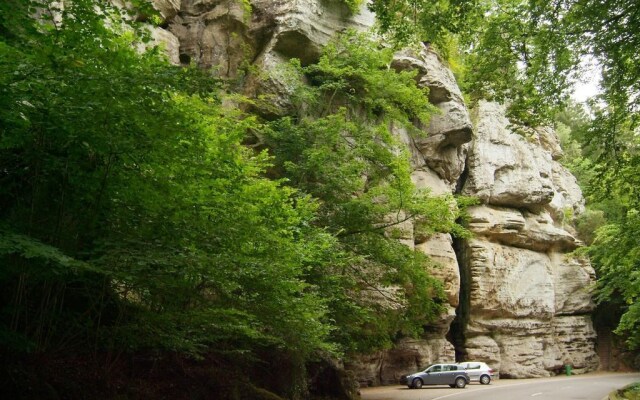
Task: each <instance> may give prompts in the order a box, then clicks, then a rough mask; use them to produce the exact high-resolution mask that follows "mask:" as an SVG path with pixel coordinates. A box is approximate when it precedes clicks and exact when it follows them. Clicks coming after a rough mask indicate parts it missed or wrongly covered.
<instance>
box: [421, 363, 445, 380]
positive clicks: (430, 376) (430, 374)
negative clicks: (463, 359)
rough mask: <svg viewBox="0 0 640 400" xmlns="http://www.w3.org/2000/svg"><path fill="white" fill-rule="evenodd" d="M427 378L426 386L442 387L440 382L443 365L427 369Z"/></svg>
mask: <svg viewBox="0 0 640 400" xmlns="http://www.w3.org/2000/svg"><path fill="white" fill-rule="evenodd" d="M425 372H426V376H425V378H424V384H425V385H440V380H441V379H442V377H441V374H442V365H432V366H431V367H429V369H427V370H426V371H425Z"/></svg>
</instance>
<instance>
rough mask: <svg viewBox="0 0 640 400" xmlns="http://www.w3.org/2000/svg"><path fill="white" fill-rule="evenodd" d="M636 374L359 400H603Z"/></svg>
mask: <svg viewBox="0 0 640 400" xmlns="http://www.w3.org/2000/svg"><path fill="white" fill-rule="evenodd" d="M638 381H640V373H611V372H596V373H590V374H585V375H575V376H557V377H553V378H539V379H496V380H494V381H492V382H491V384H490V385H480V384H479V383H475V382H474V383H471V384H469V385H467V387H466V388H464V389H451V388H449V387H448V386H425V387H423V388H422V389H409V388H407V387H406V386H383V387H376V388H365V389H362V390H361V393H362V399H363V400H441V399H447V400H471V399H473V400H603V399H606V397H607V395H608V394H609V393H610V392H611V391H613V390H615V389H620V388H622V387H624V386H626V385H628V384H630V383H633V382H638Z"/></svg>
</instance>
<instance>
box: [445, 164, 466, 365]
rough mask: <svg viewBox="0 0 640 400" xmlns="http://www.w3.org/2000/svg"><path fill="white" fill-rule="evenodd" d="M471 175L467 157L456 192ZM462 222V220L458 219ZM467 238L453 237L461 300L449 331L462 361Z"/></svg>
mask: <svg viewBox="0 0 640 400" xmlns="http://www.w3.org/2000/svg"><path fill="white" fill-rule="evenodd" d="M468 177H469V166H468V163H467V159H466V158H465V167H464V169H463V171H462V173H461V174H460V178H458V181H457V182H456V188H455V194H461V193H462V189H463V187H464V184H465V182H466V180H467V178H468ZM458 222H461V221H458ZM464 240H465V239H461V238H457V237H453V243H452V245H453V251H454V252H455V255H456V260H457V261H458V269H459V271H460V290H459V302H458V306H457V307H456V316H455V318H454V319H453V321H452V322H451V326H450V328H449V332H448V333H447V340H449V342H450V343H451V344H453V347H454V349H455V357H456V361H458V362H461V361H465V360H467V351H466V349H465V330H466V326H467V323H468V321H469V309H470V286H471V279H470V276H469V269H468V267H467V265H468V263H467V261H466V259H465V248H466V245H465V243H464Z"/></svg>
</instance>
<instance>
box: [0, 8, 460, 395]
mask: <svg viewBox="0 0 640 400" xmlns="http://www.w3.org/2000/svg"><path fill="white" fill-rule="evenodd" d="M98 6H99V8H98ZM34 16H37V18H34ZM0 17H1V18H0V221H1V222H0V263H1V267H0V298H1V302H0V307H1V308H0V355H1V356H2V358H3V359H6V360H12V361H11V362H10V363H8V364H6V368H5V369H4V370H3V371H2V375H3V379H4V380H5V382H6V383H7V385H4V388H5V389H6V387H11V385H13V386H14V387H18V388H19V387H26V386H29V385H31V384H32V383H33V382H35V381H36V380H41V379H40V378H34V380H31V381H29V379H28V377H27V376H28V375H29V374H28V373H27V371H26V370H25V369H24V368H26V367H25V365H27V364H28V363H27V364H19V363H18V364H14V361H16V360H17V361H18V362H19V360H21V359H22V360H26V359H29V357H31V358H33V357H36V358H38V359H43V358H47V359H56V357H61V355H63V354H64V355H65V357H67V358H69V357H79V359H81V360H84V361H82V364H83V365H84V363H86V362H87V360H90V361H91V363H90V365H92V366H94V367H92V368H95V370H91V371H90V372H86V373H87V374H88V375H91V376H98V377H101V378H100V379H101V381H106V382H107V387H109V374H114V373H115V372H114V365H115V363H117V360H119V359H121V358H123V357H124V358H126V357H130V355H132V354H177V355H180V356H181V357H185V356H186V357H190V358H192V359H208V360H211V359H212V357H213V359H214V360H216V361H215V364H216V365H218V369H219V370H222V369H223V368H227V367H228V366H229V365H231V366H233V368H237V369H238V370H239V371H245V372H246V371H248V370H251V369H252V368H262V369H269V367H268V366H272V368H271V369H272V372H271V373H272V378H273V379H271V381H270V380H269V379H270V378H269V376H271V375H269V374H266V373H265V374H263V375H264V376H265V379H264V382H262V384H270V385H271V386H270V387H269V388H270V389H271V390H274V391H277V392H280V393H281V394H284V395H286V396H288V397H296V396H299V395H300V394H301V393H304V391H305V390H306V388H305V386H306V383H305V380H304V379H305V377H304V371H305V364H306V363H307V362H309V361H310V360H313V359H315V358H317V357H318V356H319V355H321V354H330V355H339V354H341V353H342V352H345V351H370V350H373V349H379V348H383V347H386V346H388V345H389V344H390V343H391V341H392V340H393V339H394V338H395V337H397V336H398V335H416V334H418V333H420V332H421V331H422V329H423V326H424V325H428V324H429V322H430V321H431V320H432V319H433V318H435V317H436V316H437V315H438V314H439V313H440V311H441V306H440V302H441V297H442V289H441V287H440V284H439V283H438V282H437V281H436V280H434V279H433V278H431V277H430V276H429V274H428V268H429V267H430V264H429V261H428V260H427V259H426V257H424V256H420V255H418V254H416V253H414V252H413V251H411V250H410V249H409V248H408V247H406V246H403V245H401V244H399V243H398V241H397V240H396V237H397V236H398V232H399V231H400V230H399V229H396V227H400V226H401V224H402V223H403V222H405V221H407V220H408V219H409V218H416V219H418V220H420V221H421V224H422V226H423V229H424V230H425V234H428V233H429V232H434V231H456V232H458V228H457V225H455V223H454V220H455V219H456V218H457V216H458V211H457V209H456V208H455V206H453V204H454V203H452V199H436V198H431V197H429V196H428V193H419V192H416V191H415V190H414V189H413V186H412V185H411V184H410V178H409V162H408V156H407V154H405V153H404V152H403V151H401V150H400V149H401V148H402V146H401V145H400V144H399V143H397V142H396V141H395V140H396V139H394V137H393V135H392V134H391V128H392V127H393V126H395V127H401V126H404V127H405V128H406V129H409V130H411V127H412V122H413V121H417V120H423V121H425V122H426V121H427V119H428V116H429V113H430V112H431V109H430V107H429V105H428V102H427V100H426V98H427V97H426V96H425V94H426V93H424V92H423V91H422V90H420V89H418V88H417V87H416V85H415V81H414V79H413V76H412V75H410V74H406V73H396V72H395V71H394V70H393V69H390V68H388V64H389V62H390V55H391V53H390V51H388V50H381V49H380V47H379V46H378V44H376V43H373V42H369V41H366V40H365V39H364V38H363V37H356V36H354V35H350V36H347V37H346V38H345V39H343V40H341V41H338V42H336V43H334V44H332V45H330V46H328V47H327V49H326V50H325V53H324V55H323V57H322V58H321V60H320V61H319V62H318V63H317V64H315V65H311V66H309V67H306V68H301V67H300V66H299V65H293V66H292V70H293V73H294V75H295V76H302V75H306V76H307V79H309V80H310V81H311V82H312V85H311V86H310V87H308V88H307V89H304V87H303V86H302V85H301V86H300V91H299V92H298V93H297V96H296V100H295V104H296V109H297V110H298V111H297V112H295V113H293V115H290V116H287V117H283V118H279V119H276V120H273V121H271V122H269V123H264V122H260V120H259V119H258V118H257V117H256V116H252V115H250V114H247V113H242V112H241V111H239V110H238V109H235V108H233V107H229V106H228V104H233V101H243V100H242V99H240V100H238V99H237V97H234V99H235V100H229V101H226V102H225V104H227V105H225V106H223V102H222V100H221V99H222V98H223V97H224V96H226V95H227V94H225V89H224V85H223V84H222V83H221V82H218V81H215V80H214V79H212V78H211V77H209V76H207V73H206V72H201V71H198V70H196V69H192V68H182V67H174V66H170V65H168V63H167V62H166V60H164V59H163V57H162V56H161V51H159V49H158V48H155V47H153V45H152V43H151V42H150V41H149V39H148V37H147V36H148V35H147V34H145V29H146V28H143V27H137V26H136V25H135V24H133V23H132V22H125V21H132V19H131V18H129V17H128V16H127V15H126V14H124V12H123V11H122V10H120V9H117V8H113V7H111V6H109V3H104V2H98V1H95V0H74V1H73V2H64V3H59V2H33V1H28V0H11V1H8V2H3V3H2V4H1V5H0ZM145 47H146V48H147V51H145V52H142V50H140V49H142V48H145ZM367 120H372V121H375V122H374V123H370V124H367V123H365V121H367ZM249 132H251V133H253V134H255V133H256V132H257V133H258V134H259V135H262V136H264V137H265V138H266V139H265V140H266V141H267V143H268V144H269V149H268V150H264V151H262V152H256V151H254V150H252V149H249V148H247V147H245V146H244V145H243V142H244V141H245V139H246V137H247V136H248V134H249ZM268 153H270V154H271V155H269V154H268ZM274 178H275V179H274ZM282 360H286V362H283V361H282ZM74 362H75V363H80V361H77V360H76V361H74ZM224 366H227V367H224ZM278 371H279V372H278ZM277 375H280V376H277ZM246 376H247V375H246V374H245V375H240V374H238V375H236V376H233V379H231V384H228V383H225V385H228V387H227V386H225V389H224V390H231V391H232V392H233V390H232V389H230V388H233V387H234V386H238V385H241V384H242V383H243V381H246V385H247V387H253V386H252V385H251V384H250V382H249V381H248V380H247V378H246ZM276 376H277V377H276ZM238 377H242V378H241V379H237V380H236V379H235V378H238ZM43 379H45V382H44V383H43V385H45V386H44V387H45V388H47V387H50V386H46V385H50V382H49V383H47V382H46V379H47V378H46V376H45V378H43ZM265 382H266V383H265ZM274 382H275V383H274ZM258 384H261V383H258ZM33 390H36V389H33ZM87 390H88V389H87ZM110 390H114V391H117V390H125V391H126V390H127V389H126V386H125V389H122V387H121V389H117V386H115V385H113V386H111V387H110ZM216 390H222V389H220V388H217V389H216ZM234 393H236V396H239V394H237V393H238V392H234ZM85 394H86V393H85ZM14 395H15V393H14ZM20 395H21V396H27V397H28V396H35V397H38V396H40V394H39V393H37V392H33V393H28V392H25V393H22V394H20ZM68 395H69V396H70V397H73V394H72V393H68ZM76 396H78V394H76ZM80 396H83V395H82V394H80Z"/></svg>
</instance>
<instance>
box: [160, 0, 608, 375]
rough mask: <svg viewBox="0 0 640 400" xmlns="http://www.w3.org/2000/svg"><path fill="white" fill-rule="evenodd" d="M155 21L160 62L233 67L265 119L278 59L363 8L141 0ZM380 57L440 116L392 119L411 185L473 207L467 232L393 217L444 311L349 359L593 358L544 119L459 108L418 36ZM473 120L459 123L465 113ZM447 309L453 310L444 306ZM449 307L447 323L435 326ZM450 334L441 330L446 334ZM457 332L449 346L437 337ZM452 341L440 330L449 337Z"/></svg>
mask: <svg viewBox="0 0 640 400" xmlns="http://www.w3.org/2000/svg"><path fill="white" fill-rule="evenodd" d="M154 3H155V5H156V8H157V9H158V10H159V11H160V13H161V15H162V17H163V18H165V20H166V26H167V29H161V28H154V29H153V32H152V34H153V37H154V38H155V40H156V41H157V42H158V43H164V46H165V50H166V52H167V55H168V57H169V59H170V60H171V61H172V62H174V63H176V64H177V63H182V64H188V63H195V64H197V65H199V66H201V67H203V68H210V69H211V70H212V71H213V72H214V73H215V74H217V75H218V76H220V77H223V78H239V77H243V76H244V75H243V74H245V72H247V70H248V69H247V68H245V67H246V66H247V65H249V66H251V68H250V70H253V71H255V70H258V71H261V73H259V74H249V75H247V76H244V79H243V80H242V90H243V91H244V92H245V94H247V95H248V96H252V97H254V98H258V97H266V98H268V104H269V108H268V109H266V108H263V109H260V110H258V111H259V112H261V113H263V115H265V116H266V117H269V116H270V115H282V114H285V113H287V112H288V109H289V107H290V102H289V98H290V95H291V91H292V85H291V82H289V81H287V79H289V78H288V77H287V74H286V73H283V71H284V70H283V68H284V66H286V65H287V63H288V61H289V60H290V59H291V58H298V59H300V62H301V63H302V64H303V65H306V64H310V63H313V62H315V61H316V60H317V59H318V57H319V55H320V52H321V49H322V46H324V45H325V44H326V43H327V42H328V41H329V40H330V39H331V38H332V37H334V36H335V35H336V34H337V33H338V32H341V31H344V30H345V29H347V28H353V29H356V30H360V31H366V30H367V29H369V28H370V27H372V26H373V24H374V16H373V15H372V14H371V13H370V12H368V11H367V10H366V5H363V8H362V10H361V12H360V13H356V14H355V15H352V14H351V13H350V12H349V11H348V9H347V7H346V6H345V5H344V3H343V2H340V1H333V0H305V1H303V0H252V1H251V10H249V9H248V8H247V7H245V6H243V2H242V1H234V0H182V1H181V2H180V1H176V0H154ZM392 67H393V68H394V69H396V70H412V71H415V72H416V77H415V79H416V82H417V83H418V85H420V86H421V87H423V88H428V89H429V101H430V102H431V103H432V104H433V105H434V106H435V107H436V108H437V109H438V110H440V113H438V114H436V115H435V116H433V117H432V119H431V121H430V122H429V125H428V126H422V127H419V128H420V129H422V130H423V131H424V134H423V135H421V136H419V137H412V136H410V135H409V134H407V132H406V131H405V130H403V129H400V128H393V129H394V132H395V133H396V134H397V135H398V137H399V138H400V139H401V140H402V141H403V142H404V143H405V144H406V145H407V147H408V149H409V153H410V154H411V162H412V167H413V173H412V180H413V182H414V184H415V185H416V187H418V188H421V189H427V188H428V189H429V190H430V191H431V193H432V194H434V195H449V196H450V195H451V194H452V193H454V192H455V193H463V194H466V195H470V196H475V197H477V198H478V199H479V200H480V203H481V204H480V205H478V206H475V207H472V208H471V209H470V210H469V214H470V225H469V229H470V230H471V231H472V232H473V234H474V237H473V238H471V239H468V240H456V241H455V242H454V240H453V238H452V237H451V236H450V235H448V234H430V233H425V232H422V231H421V229H420V224H419V221H418V222H416V221H411V220H409V221H405V222H404V223H403V224H402V225H401V226H397V227H396V231H398V232H396V234H397V235H398V236H397V237H399V240H401V241H402V243H404V244H406V245H407V246H409V247H410V248H412V249H414V250H415V251H420V252H423V253H424V254H427V255H429V256H430V257H431V259H432V260H433V261H434V262H435V263H436V264H437V266H436V267H435V268H434V269H433V270H432V271H430V272H431V273H432V275H434V276H436V277H438V278H439V279H441V281H442V282H443V286H444V289H445V292H446V296H447V304H446V305H445V306H446V307H445V308H446V312H445V313H444V314H443V315H442V316H441V318H440V320H439V321H437V322H436V323H435V324H434V325H433V326H431V327H428V329H426V330H425V332H424V334H423V335H421V336H420V337H419V338H415V339H409V338H404V339H400V340H399V341H398V343H396V345H395V347H394V348H393V349H390V350H386V351H381V352H377V353H375V354H369V355H365V356H362V357H360V358H357V359H353V360H350V361H349V362H348V363H347V367H348V368H349V369H350V370H351V371H352V372H353V373H354V374H355V376H356V377H357V379H358V380H359V381H360V382H361V383H362V384H365V385H377V384H386V383H397V381H398V379H399V378H400V377H401V376H402V375H403V374H406V373H408V372H414V371H415V370H416V369H419V368H422V367H424V366H425V365H426V364H428V363H431V362H435V361H454V359H455V357H456V353H457V354H459V355H460V354H465V355H466V358H467V359H475V360H480V361H486V362H488V363H489V364H490V365H491V366H492V367H494V368H496V369H498V370H499V372H500V375H501V376H503V377H505V376H507V377H508V376H511V377H535V376H546V375H549V374H552V373H554V371H556V370H557V369H559V368H560V367H562V365H563V364H564V363H565V362H570V363H572V364H573V366H574V370H576V371H577V372H582V371H588V370H592V369H594V368H596V367H597V364H598V359H597V356H596V355H595V352H594V341H595V332H594V330H593V327H592V324H591V320H590V317H589V313H590V312H591V310H592V309H593V302H592V300H591V295H590V292H589V288H590V287H591V286H592V283H593V281H594V272H593V269H592V268H591V266H590V265H589V262H588V260H585V259H581V258H577V257H573V256H571V254H570V252H571V251H573V250H575V249H576V248H577V247H579V246H580V245H581V242H580V240H579V239H578V238H577V237H576V236H575V231H574V230H573V228H572V227H571V219H572V218H573V217H574V216H575V215H578V214H580V213H582V212H583V211H584V199H583V197H582V194H581V192H580V189H579V187H578V185H577V182H576V180H575V178H574V177H573V176H572V175H571V174H570V173H569V172H568V171H567V170H566V169H565V168H563V167H562V166H561V164H560V163H559V162H558V160H559V159H560V158H561V157H562V149H561V148H560V146H559V141H558V139H557V137H556V135H555V133H554V131H553V130H552V129H549V128H536V129H526V130H524V131H525V134H518V133H516V132H514V130H513V128H512V127H511V124H510V122H509V120H508V119H507V117H506V115H505V109H504V107H503V106H501V105H498V104H495V103H489V102H481V103H480V104H479V105H478V106H477V107H476V109H475V110H474V112H473V118H472V117H471V116H470V113H469V111H468V109H467V107H466V105H465V102H464V100H463V96H462V94H461V92H460V89H459V88H458V85H457V83H456V80H455V78H454V75H453V74H452V72H451V71H450V70H449V69H448V68H447V67H446V65H445V63H444V62H443V61H442V60H441V59H440V58H439V57H438V55H437V54H436V53H435V52H434V51H433V50H432V49H430V48H429V47H428V46H421V47H420V48H418V49H412V50H406V51H402V52H399V53H398V54H396V55H395V57H394V59H393V62H392ZM472 121H473V122H472ZM456 310H457V316H456ZM454 318H457V320H456V323H455V324H454V325H455V326H456V329H457V332H449V330H450V327H451V324H452V321H453V320H454ZM452 333H453V335H452ZM454 337H455V338H457V339H456V340H455V350H454V343H452V342H450V341H449V340H448V339H447V338H454ZM452 341H454V340H453V339H452Z"/></svg>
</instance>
